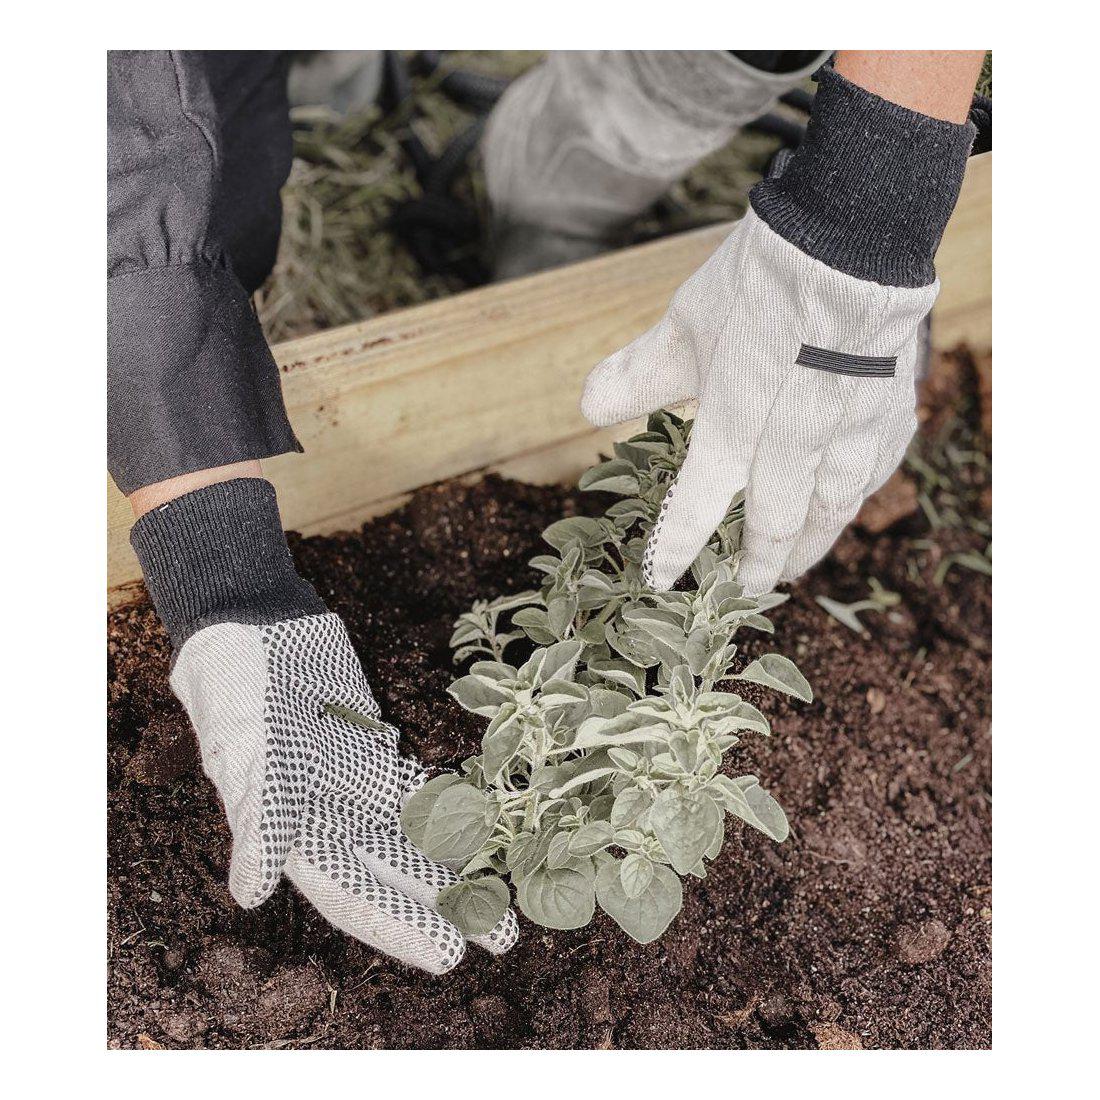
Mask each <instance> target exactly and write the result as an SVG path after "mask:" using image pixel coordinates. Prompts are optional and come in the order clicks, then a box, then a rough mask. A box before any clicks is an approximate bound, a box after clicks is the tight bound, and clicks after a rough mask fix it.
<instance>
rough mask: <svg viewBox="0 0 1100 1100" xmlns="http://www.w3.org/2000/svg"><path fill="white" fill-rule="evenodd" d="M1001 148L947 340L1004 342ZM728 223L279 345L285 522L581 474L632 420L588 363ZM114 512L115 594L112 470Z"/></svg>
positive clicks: (331, 526)
mask: <svg viewBox="0 0 1100 1100" xmlns="http://www.w3.org/2000/svg"><path fill="white" fill-rule="evenodd" d="M989 162H990V156H989V155H988V154H987V155H986V156H984V157H982V158H975V159H974V160H972V162H971V167H970V170H969V171H968V176H967V183H966V185H965V187H964V191H963V197H962V199H961V200H960V203H959V208H958V209H957V210H956V213H955V217H954V218H953V219H952V223H951V225H950V226H949V227H948V232H947V234H946V236H945V238H944V243H943V247H942V248H941V252H940V258H939V263H940V266H941V279H942V282H943V289H942V291H941V294H940V299H939V302H938V304H937V311H936V318H935V320H936V322H937V325H936V328H935V329H934V332H935V334H936V336H935V339H936V342H937V344H940V345H944V346H946V345H949V344H953V343H954V342H955V341H956V340H958V339H963V338H965V339H970V340H972V341H974V342H975V343H978V344H980V345H983V346H984V345H988V344H989V343H990V342H991V341H990V337H989V313H990V300H989V296H990V273H989V255H990V225H989V222H990V216H989V197H990V183H991V172H990V163H989ZM728 232H729V226H726V225H721V226H713V227H709V228H706V229H701V230H697V231H695V232H692V233H685V234H682V235H680V236H677V237H672V238H668V239H665V240H661V241H655V242H653V243H651V244H647V245H642V246H639V247H637V248H631V249H624V250H622V251H619V252H614V253H609V254H607V255H605V256H600V257H597V258H596V259H593V260H588V261H586V262H584V263H580V264H574V265H572V266H570V267H565V268H559V269H557V270H554V271H549V272H544V273H541V274H538V275H532V276H530V277H528V278H524V279H517V280H514V281H512V282H507V283H500V284H497V285H494V286H490V287H484V288H480V289H478V290H473V291H469V292H467V293H464V294H458V295H455V296H454V297H452V298H447V299H444V300H442V301H438V302H431V303H428V304H426V305H423V306H417V307H415V308H413V309H408V310H402V311H398V312H395V313H390V314H386V315H383V316H381V317H375V318H372V319H370V320H367V321H363V322H361V323H359V324H354V325H346V326H343V327H341V328H337V329H332V330H330V331H328V332H322V333H318V334H315V335H313V336H308V337H305V338H303V339H300V340H293V341H289V342H287V343H285V344H281V345H278V346H276V347H275V348H274V349H273V350H274V353H275V359H276V361H277V362H278V364H279V369H280V371H281V372H282V379H283V394H284V398H285V400H286V404H287V409H288V412H289V414H290V419H291V423H292V424H293V425H294V428H295V431H296V432H297V434H298V437H299V439H300V440H301V441H302V444H303V445H304V446H305V449H306V454H305V455H280V456H279V457H277V458H273V459H269V460H267V461H265V462H264V470H265V473H266V474H267V476H269V477H270V478H271V480H272V481H273V482H274V483H275V485H276V488H277V489H278V493H279V502H280V506H281V508H282V513H283V518H284V521H285V522H286V524H287V526H288V527H289V528H293V529H295V530H300V531H303V532H305V533H307V534H319V533H324V532H328V531H336V530H341V529H347V528H349V527H354V526H355V525H357V524H358V523H361V522H362V521H363V520H364V519H365V518H367V517H369V516H371V515H377V514H379V512H381V511H384V510H386V509H387V508H390V507H394V506H395V505H396V504H397V503H400V501H402V500H403V499H405V498H406V496H407V494H408V493H409V492H411V491H412V490H413V489H415V488H417V487H419V486H421V485H426V484H430V483H431V482H434V481H439V480H442V479H444V478H448V477H455V476H458V475H461V474H466V473H469V472H472V471H479V470H487V469H502V470H503V471H505V472H508V473H510V474H511V475H512V476H522V477H524V478H526V479H528V480H536V481H560V480H566V479H569V478H572V477H574V476H575V475H576V474H577V472H578V471H579V470H580V469H582V468H583V467H584V466H585V465H586V464H587V463H588V462H590V461H591V460H592V458H594V457H595V455H596V454H597V453H598V451H599V449H600V448H601V446H602V447H604V448H605V449H606V447H607V446H608V443H609V441H610V439H612V438H613V437H623V436H624V435H626V434H629V433H630V431H631V430H633V429H632V426H629V425H628V426H625V427H620V428H618V429H613V430H612V431H605V432H597V431H595V430H593V429H592V428H591V427H590V426H589V425H588V424H587V423H586V422H585V420H584V419H583V418H582V417H581V415H580V411H579V408H578V400H579V397H580V392H581V386H582V383H583V381H584V377H585V375H586V374H587V373H588V371H589V370H590V369H591V368H592V366H593V365H594V364H595V363H597V362H598V361H599V360H600V359H601V358H603V356H605V355H607V354H609V353H610V352H612V351H614V350H615V349H616V348H618V347H620V346H622V345H623V344H625V343H627V342H628V341H629V340H630V339H632V338H633V337H634V336H636V335H637V334H638V333H639V332H642V331H643V330H644V329H646V328H648V327H649V326H650V325H652V324H653V323H654V322H655V321H657V320H658V319H659V318H660V316H661V314H662V313H663V312H664V310H665V308H666V306H667V304H668V301H669V299H670V298H671V296H672V294H673V292H674V291H675V290H676V288H677V287H678V286H679V285H680V283H681V282H683V280H684V279H685V278H687V276H688V275H690V274H691V272H692V271H694V270H695V269H696V268H697V267H698V266H699V265H700V264H701V263H702V262H703V261H704V260H705V259H706V258H707V257H708V256H709V255H710V253H711V252H712V251H713V250H714V249H715V247H717V245H718V243H719V242H720V241H721V240H722V239H723V238H724V237H725V235H726V234H727V233H728ZM941 321H942V325H941V324H940V322H941ZM107 519H108V588H109V590H110V602H111V603H112V605H115V604H118V603H120V602H124V601H125V600H126V599H127V598H129V596H130V595H132V593H133V591H134V582H135V581H136V580H138V579H139V577H140V573H139V570H138V566H137V561H136V560H135V558H134V555H133V552H132V550H131V549H130V545H129V528H130V523H131V514H130V508H129V505H128V503H127V502H126V500H125V498H123V497H122V496H121V494H120V493H119V492H118V491H117V489H116V488H115V486H114V484H113V483H110V482H109V484H108V500H107Z"/></svg>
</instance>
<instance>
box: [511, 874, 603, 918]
mask: <svg viewBox="0 0 1100 1100" xmlns="http://www.w3.org/2000/svg"><path fill="white" fill-rule="evenodd" d="M594 878H595V876H594V870H593V867H592V861H591V860H590V859H585V860H575V861H573V863H571V864H570V865H569V866H567V867H557V868H554V869H551V868H549V867H540V868H539V869H538V870H536V871H533V872H532V873H531V874H529V875H528V876H527V877H526V878H525V879H524V880H523V881H522V882H521V883H520V884H519V889H518V890H517V891H516V901H517V903H518V904H519V907H520V909H521V910H522V911H523V913H524V915H525V916H527V917H529V918H530V919H531V920H533V921H534V922H535V923H536V924H541V925H542V926H543V927H544V928H560V929H569V928H582V927H584V925H586V924H587V923H588V922H589V921H590V920H591V919H592V915H593V913H595V911H596V893H595V882H594Z"/></svg>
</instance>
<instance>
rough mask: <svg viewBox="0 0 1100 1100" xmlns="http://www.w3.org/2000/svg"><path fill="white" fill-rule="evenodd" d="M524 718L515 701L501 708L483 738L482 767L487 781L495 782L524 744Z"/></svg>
mask: <svg viewBox="0 0 1100 1100" xmlns="http://www.w3.org/2000/svg"><path fill="white" fill-rule="evenodd" d="M523 736H524V735H523V720H522V718H521V716H520V714H519V712H518V709H517V708H516V705H515V704H514V703H509V704H507V705H506V706H503V707H501V708H500V713H499V714H497V716H496V717H495V718H494V719H493V720H492V722H490V723H489V728H488V729H487V730H486V731H485V736H484V737H483V738H482V739H481V753H482V756H481V767H482V769H483V770H484V774H485V780H486V782H487V783H490V784H492V783H495V782H496V781H497V778H498V777H499V776H500V773H501V772H502V771H503V770H504V769H505V768H506V767H507V766H508V764H510V763H511V762H512V761H513V760H514V759H515V757H516V754H517V753H518V752H519V750H520V746H521V745H522V744H523Z"/></svg>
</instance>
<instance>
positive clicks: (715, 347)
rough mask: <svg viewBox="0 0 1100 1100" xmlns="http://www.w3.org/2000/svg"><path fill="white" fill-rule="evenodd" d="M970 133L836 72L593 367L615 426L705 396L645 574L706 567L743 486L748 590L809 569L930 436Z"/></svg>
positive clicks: (668, 582)
mask: <svg viewBox="0 0 1100 1100" xmlns="http://www.w3.org/2000/svg"><path fill="white" fill-rule="evenodd" d="M973 132H974V131H973V127H971V126H969V125H967V126H957V125H954V124H952V123H948V122H943V121H940V120H936V119H931V118H927V117H926V116H923V115H919V114H916V113H915V112H912V111H908V110H905V109H904V108H901V107H898V106H896V105H894V104H889V103H887V102H886V101H884V100H882V99H879V98H878V97H877V96H873V95H871V94H870V93H869V92H866V91H864V90H863V89H860V88H857V87H856V86H855V85H853V84H851V83H850V82H848V81H846V80H844V78H843V77H841V76H839V75H838V74H836V73H835V72H832V71H831V70H826V71H825V72H824V73H823V74H822V76H821V89H820V90H819V91H818V93H817V96H816V97H815V106H814V112H813V115H812V117H811V123H810V128H809V132H808V134H807V138H806V141H805V143H804V145H803V146H802V148H801V149H800V151H799V153H798V154H797V155H796V156H795V157H794V159H793V160H792V162H791V164H790V166H789V167H788V168H787V170H786V172H785V173H784V175H783V176H782V177H781V178H780V179H779V180H774V181H768V182H766V183H763V184H759V185H757V187H756V188H754V189H753V192H752V196H751V197H752V209H750V211H749V212H748V213H747V214H746V216H745V217H744V219H743V220H742V221H741V222H739V223H738V225H737V226H736V228H735V229H734V231H733V232H732V233H731V234H730V236H729V237H728V238H727V239H726V241H725V242H724V243H723V244H722V245H721V246H720V247H719V248H718V250H717V251H716V252H715V253H714V255H713V256H711V258H710V259H709V260H708V261H707V262H706V263H705V264H704V265H703V267H702V268H700V269H699V271H697V272H696V273H695V274H694V275H693V276H692V277H691V278H690V279H689V280H688V281H687V282H686V283H684V284H683V286H681V287H680V289H679V290H678V291H677V292H676V294H675V296H674V297H673V300H672V303H671V305H670V306H669V309H668V311H667V313H666V314H665V316H664V318H663V319H662V320H661V321H660V323H659V324H657V325H656V326H655V327H654V328H652V329H650V330H649V331H648V332H646V333H645V334H643V335H642V336H640V337H639V338H638V339H636V340H635V341H634V342H633V343H631V344H629V345H628V346H627V347H625V348H623V349H622V350H620V351H618V352H616V353H615V354H614V355H612V356H610V357H609V358H607V359H605V360H604V361H603V362H602V363H600V364H599V365H598V366H597V367H596V368H595V370H593V371H592V373H591V374H590V375H589V377H588V380H587V383H586V385H585V390H584V396H583V398H582V403H581V408H582V411H583V413H584V415H585V416H586V417H587V418H588V419H589V420H590V421H591V422H592V423H593V424H596V425H598V426H606V425H610V424H614V423H617V422H619V421H623V420H628V419H632V418H633V417H636V416H640V415H642V414H643V413H645V412H649V411H652V410H654V409H658V408H661V407H662V406H664V405H668V404H673V403H675V402H678V401H681V400H685V399H687V398H692V397H695V398H698V410H697V413H696V418H695V426H694V429H693V432H692V437H691V442H690V446H689V449H688V455H687V459H686V461H685V462H684V466H683V468H682V469H681V471H680V474H679V476H678V477H677V479H676V481H675V482H674V483H673V485H672V486H671V487H670V489H669V491H668V494H667V496H666V498H665V501H664V503H663V504H662V508H661V513H660V515H659V517H658V521H657V523H656V525H655V527H654V530H653V533H652V535H651V536H650V540H649V543H648V544H647V547H646V551H645V558H644V563H643V573H644V576H645V579H646V581H647V583H648V584H650V585H651V586H652V587H653V588H655V589H656V590H658V591H664V590H667V589H669V588H671V587H672V585H673V584H675V582H676V580H677V579H678V578H679V577H680V575H681V574H682V573H683V572H684V571H685V570H686V569H687V568H688V567H689V566H690V565H691V563H692V562H693V561H694V559H695V557H696V556H697V555H698V553H699V551H700V550H701V549H702V548H703V546H704V545H705V544H706V543H707V541H708V539H709V538H710V536H711V535H712V534H713V532H714V530H715V528H716V527H717V526H718V524H719V523H720V522H721V520H722V518H723V517H724V515H725V514H726V511H727V509H728V508H729V506H730V504H731V502H732V500H733V498H734V496H735V494H736V493H737V492H739V491H740V490H741V489H744V490H745V527H744V533H743V540H742V546H743V558H742V561H741V565H740V569H739V574H738V579H739V580H740V581H741V582H742V584H743V585H744V586H745V590H746V592H747V593H748V594H750V595H760V594H762V593H764V592H767V591H770V590H771V589H772V588H773V587H774V586H775V584H776V583H777V582H778V581H781V580H782V581H789V580H792V579H793V578H795V577H797V576H798V575H799V574H801V573H802V572H804V571H805V570H806V569H808V568H809V567H810V566H811V565H812V564H813V563H814V562H816V561H817V560H818V559H819V558H820V557H822V555H824V554H825V552H826V551H827V550H828V549H829V547H830V546H831V545H832V544H833V542H834V541H835V539H836V538H837V536H838V535H839V534H840V532H841V531H842V530H843V528H844V527H845V526H846V525H847V524H848V523H849V522H850V520H851V519H852V518H853V517H854V516H855V514H856V512H857V511H858V510H859V507H860V505H861V504H862V503H863V501H864V499H865V498H866V497H867V496H869V495H870V494H871V493H872V492H874V491H875V490H876V489H877V488H878V487H879V486H880V485H881V484H882V483H883V482H884V481H885V480H886V479H887V478H888V477H889V476H890V474H891V473H892V472H893V470H894V469H895V468H896V467H897V465H898V463H899V462H900V461H901V459H902V457H903V456H904V454H905V449H906V446H907V444H908V442H909V440H910V438H911V437H912V435H913V432H914V430H915V428H916V416H915V406H916V396H915V384H914V373H915V363H916V357H917V333H918V327H919V325H920V322H921V320H922V319H923V318H924V316H925V315H926V314H927V313H928V311H929V310H930V309H931V307H932V303H933V302H934V301H935V298H936V294H937V292H938V289H939V283H938V282H937V281H936V279H935V272H934V269H933V267H932V257H933V255H934V253H935V249H936V247H937V245H938V243H939V239H940V236H941V235H942V232H943V228H944V225H945V224H946V222H947V218H948V216H949V215H950V212H951V209H952V208H953V207H954V203H955V200H956V199H957V197H958V191H959V187H960V186H961V181H962V173H963V169H964V168H965V162H966V156H967V154H968V152H969V147H970V143H971V141H972V140H973Z"/></svg>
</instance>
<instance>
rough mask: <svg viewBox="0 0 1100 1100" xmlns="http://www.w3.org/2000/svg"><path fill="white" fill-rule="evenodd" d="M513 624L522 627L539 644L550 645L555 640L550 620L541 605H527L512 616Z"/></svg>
mask: <svg viewBox="0 0 1100 1100" xmlns="http://www.w3.org/2000/svg"><path fill="white" fill-rule="evenodd" d="M512 624H513V625H514V626H518V627H520V629H522V630H523V632H524V633H525V634H526V635H527V637H528V638H530V639H531V641H533V642H537V643H538V644H539V645H549V644H550V643H551V642H553V641H554V634H553V632H552V631H551V630H550V620H549V619H547V617H546V612H545V611H543V610H542V608H540V607H525V608H524V609H523V610H522V611H517V612H516V613H515V614H514V615H513V616H512Z"/></svg>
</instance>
